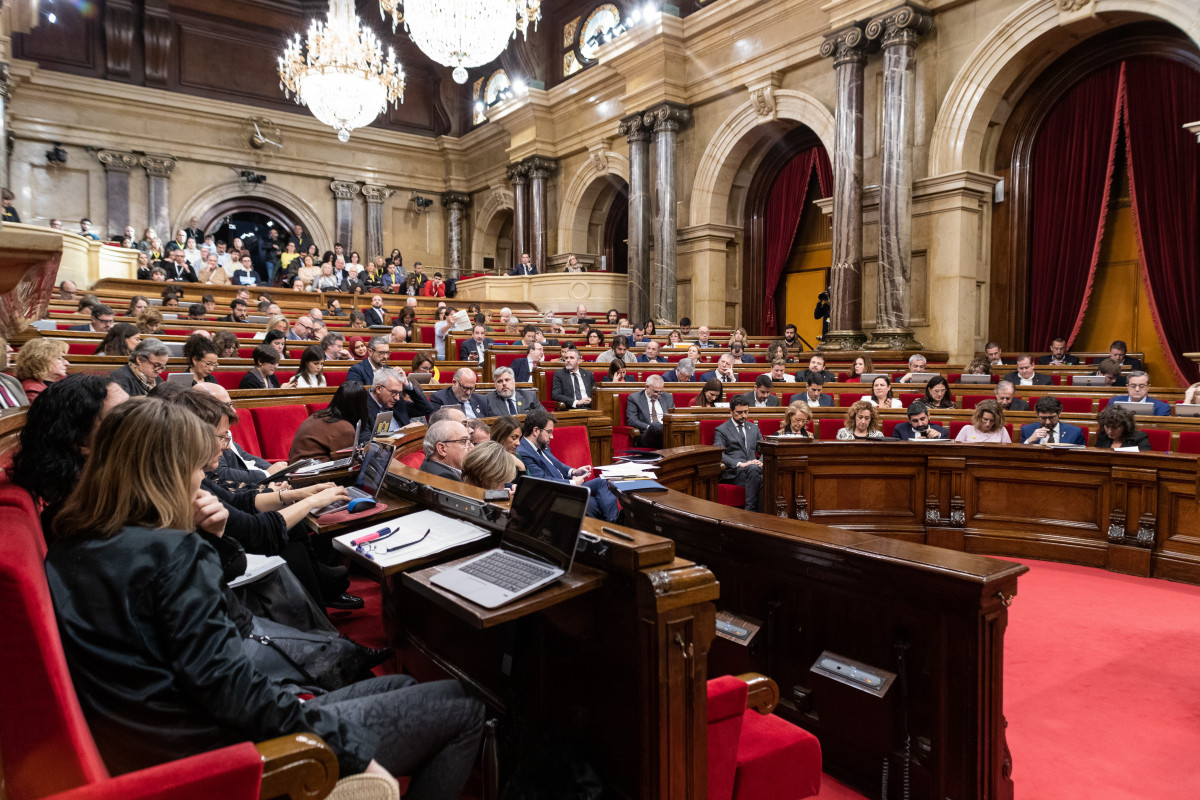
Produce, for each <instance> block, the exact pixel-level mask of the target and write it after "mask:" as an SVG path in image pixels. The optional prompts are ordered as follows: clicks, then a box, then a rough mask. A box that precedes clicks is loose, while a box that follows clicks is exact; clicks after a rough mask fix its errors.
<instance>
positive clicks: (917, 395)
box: [894, 392, 925, 408]
mask: <svg viewBox="0 0 1200 800" xmlns="http://www.w3.org/2000/svg"><path fill="white" fill-rule="evenodd" d="M894 396H895V397H898V398H899V399H900V402H901V403H903V404H904V407H905V408H908V407H909V406H911V405H912V404H913V403H914V402H916V401H917V400H924V399H925V393H924V392H900V393H899V394H897V395H894Z"/></svg>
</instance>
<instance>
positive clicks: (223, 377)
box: [212, 369, 246, 391]
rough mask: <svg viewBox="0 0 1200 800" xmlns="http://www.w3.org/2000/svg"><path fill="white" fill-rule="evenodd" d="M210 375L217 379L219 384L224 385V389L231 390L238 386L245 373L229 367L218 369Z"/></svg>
mask: <svg viewBox="0 0 1200 800" xmlns="http://www.w3.org/2000/svg"><path fill="white" fill-rule="evenodd" d="M212 375H213V377H214V378H216V379H217V383H219V384H220V385H221V386H224V387H225V389H227V390H230V391H232V390H233V389H236V388H238V385H239V384H241V382H242V378H243V377H245V375H246V373H245V372H238V371H237V370H231V369H219V370H217V371H216V372H214V373H213V374H212Z"/></svg>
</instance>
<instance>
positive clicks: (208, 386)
mask: <svg viewBox="0 0 1200 800" xmlns="http://www.w3.org/2000/svg"><path fill="white" fill-rule="evenodd" d="M192 391H193V392H202V393H204V394H209V395H212V396H213V397H215V398H217V399H218V400H220V401H221V402H222V403H224V404H225V405H230V404H231V403H232V400H230V398H229V392H227V391H225V387H224V386H222V385H221V384H219V383H197V384H196V385H195V386H193V387H192ZM286 466H287V462H286V461H277V462H275V463H274V464H272V463H271V462H269V461H267V460H266V459H263V458H259V457H258V456H256V455H254V454H253V453H248V452H246V451H245V450H243V449H242V447H241V445H239V444H238V443H237V442H230V443H229V447H228V449H225V450H222V451H221V460H220V462H219V463H218V464H217V469H216V475H217V482H218V483H220V484H221V485H223V486H224V487H225V488H227V489H229V490H231V491H236V490H238V489H242V488H245V487H246V485H247V484H250V483H257V482H258V481H259V480H260V479H262V478H263V477H265V476H267V475H274V474H275V473H276V472H279V471H280V470H281V469H283V468H284V467H286Z"/></svg>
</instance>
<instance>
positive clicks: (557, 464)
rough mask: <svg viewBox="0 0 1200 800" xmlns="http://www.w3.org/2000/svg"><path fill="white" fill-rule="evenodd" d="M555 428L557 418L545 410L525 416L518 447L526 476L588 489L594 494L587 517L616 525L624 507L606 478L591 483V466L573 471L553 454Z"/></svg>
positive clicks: (589, 500) (518, 453)
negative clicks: (551, 446)
mask: <svg viewBox="0 0 1200 800" xmlns="http://www.w3.org/2000/svg"><path fill="white" fill-rule="evenodd" d="M554 425H555V419H554V416H553V415H552V414H548V413H547V412H546V411H544V410H542V411H531V412H529V413H528V414H526V415H525V423H524V424H523V425H522V426H521V433H522V434H523V436H522V439H521V443H520V444H518V445H517V458H519V459H521V463H523V464H524V465H525V474H526V475H528V476H530V477H531V478H545V479H546V480H551V481H556V482H559V483H573V484H575V485H576V486H586V487H587V488H588V489H589V490H590V491H591V493H592V496H591V497H590V498H589V499H588V516H589V517H595V518H597V519H604V520H608V521H609V522H616V521H617V518H618V517H619V516H620V515H621V508H620V506H619V505H618V504H617V498H616V496H615V495H614V494H613V491H612V487H611V486H609V485H608V481H606V480H604V479H603V478H593V479H592V480H590V481H589V480H587V476H588V475H590V474H591V472H592V467H591V465H587V466H583V467H576V468H574V469H572V468H571V467H568V466H567V465H566V464H564V463H563V462H561V461H559V460H558V459H557V458H555V457H554V454H553V453H551V452H550V442H551V441H552V440H553V439H554Z"/></svg>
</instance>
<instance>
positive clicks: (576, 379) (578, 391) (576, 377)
mask: <svg viewBox="0 0 1200 800" xmlns="http://www.w3.org/2000/svg"><path fill="white" fill-rule="evenodd" d="M571 382H572V383H573V384H574V385H575V399H576V400H581V399H582V398H583V389H582V388H580V386H579V373H578V372H572V373H571Z"/></svg>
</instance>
